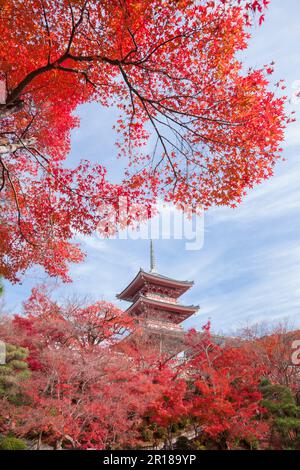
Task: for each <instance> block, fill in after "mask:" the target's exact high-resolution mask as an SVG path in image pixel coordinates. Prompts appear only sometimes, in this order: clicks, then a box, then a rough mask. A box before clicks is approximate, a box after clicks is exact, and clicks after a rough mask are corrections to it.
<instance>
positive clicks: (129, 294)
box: [117, 269, 194, 303]
mask: <svg viewBox="0 0 300 470" xmlns="http://www.w3.org/2000/svg"><path fill="white" fill-rule="evenodd" d="M146 282H149V283H151V284H156V285H158V286H164V287H171V288H172V287H173V288H175V289H178V290H179V292H180V293H179V295H182V294H184V293H185V292H186V291H187V290H188V289H190V287H192V286H193V285H194V282H193V281H179V280H177V279H172V278H170V277H167V276H163V275H162V274H158V273H154V272H146V271H144V270H143V269H140V270H139V272H138V273H137V275H136V276H135V278H134V279H133V280H132V281H131V283H130V284H129V285H128V286H127V287H126V288H125V289H124V290H123V291H122V292H121V293H120V294H118V295H117V298H118V299H120V300H128V301H132V300H133V299H134V297H135V294H136V293H137V292H138V290H140V289H141V288H142V287H143V286H144V285H145V283H146ZM179 295H178V297H179ZM160 303H161V302H160Z"/></svg>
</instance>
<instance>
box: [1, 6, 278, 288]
mask: <svg viewBox="0 0 300 470" xmlns="http://www.w3.org/2000/svg"><path fill="white" fill-rule="evenodd" d="M267 3H268V1H266V0H261V1H258V0H255V1H243V0H238V1H231V0H219V1H216V2H214V1H208V0H201V1H194V0H178V1H174V0H169V1H165V2H162V1H160V0H151V1H148V0H126V1H122V2H119V1H117V0H109V1H108V0H104V1H101V2H99V1H95V0H62V1H59V2H58V1H52V0H51V1H50V0H28V1H26V2H20V1H17V0H7V1H3V2H1V7H0V35H1V45H0V50H1V53H0V57H1V61H0V69H1V73H2V75H3V80H5V83H6V92H7V96H4V97H2V98H3V99H2V104H0V117H1V118H2V121H1V137H0V139H1V143H0V144H1V145H0V157H1V160H0V163H1V167H0V171H1V176H0V185H1V201H2V202H1V209H0V210H1V219H2V221H3V223H2V226H1V246H0V253H1V256H0V274H2V275H4V276H6V277H8V278H10V279H12V280H16V276H17V274H18V273H20V272H23V271H24V270H25V269H27V268H28V267H29V266H31V265H32V264H33V263H38V264H40V265H42V266H43V267H44V268H45V269H46V271H47V272H48V273H49V274H50V275H60V276H62V277H63V278H65V279H66V276H67V275H66V273H67V267H66V262H68V261H79V260H80V259H81V257H82V255H81V253H80V251H79V249H78V247H76V246H74V245H70V243H69V239H70V238H71V236H72V234H73V233H74V231H79V232H82V233H85V234H89V233H91V232H92V231H93V230H95V229H96V227H97V224H98V222H99V221H100V220H101V216H102V215H103V212H102V211H103V210H105V207H106V205H107V204H110V205H111V204H112V205H113V206H115V207H117V205H118V198H119V196H121V195H122V196H124V197H126V198H127V199H128V202H129V204H132V203H138V202H142V201H144V203H145V200H146V201H150V202H151V201H153V200H154V199H155V198H156V197H157V196H158V195H159V196H161V197H163V198H164V199H165V200H167V201H173V202H174V203H176V204H177V205H179V206H184V205H185V204H188V205H189V206H190V207H192V208H196V207H197V206H199V205H200V204H201V205H202V206H204V207H205V208H207V207H209V206H211V205H213V204H229V205H233V206H234V205H235V204H237V203H238V202H239V201H240V200H241V198H242V196H243V195H244V194H245V191H246V190H247V189H249V188H251V187H252V186H253V185H254V184H256V183H259V182H261V181H262V180H263V179H264V178H268V177H269V176H270V175H271V174H272V171H273V167H274V164H275V162H276V160H277V159H278V158H279V156H280V150H281V149H280V143H281V141H282V140H283V130H284V127H285V124H286V119H287V118H286V116H285V112H284V109H283V108H284V99H283V98H276V97H275V96H274V94H273V93H272V92H271V91H269V90H268V88H267V86H268V79H267V75H268V73H271V71H272V67H271V66H264V67H263V68H261V69H258V70H253V69H250V70H248V71H245V70H243V64H242V62H241V61H240V60H239V59H237V53H238V52H240V51H241V50H244V49H245V48H246V47H247V41H248V38H249V32H248V27H249V26H250V20H251V16H252V15H251V13H253V12H256V11H258V12H259V18H260V20H259V21H260V22H262V20H263V10H264V8H265V7H266V6H267ZM90 101H97V102H98V103H99V104H101V105H102V106H117V107H118V108H119V110H120V119H119V120H118V123H117V128H118V131H119V133H120V140H119V142H118V146H119V149H120V154H121V155H122V156H126V158H127V159H128V168H127V171H126V174H125V175H124V180H123V182H120V184H119V185H115V184H110V183H109V182H108V181H107V178H106V172H105V168H103V166H101V165H100V164H98V165H94V166H92V165H90V164H89V163H88V162H82V163H81V164H80V165H79V166H78V167H77V168H75V169H71V170H68V169H66V167H65V165H63V163H62V162H63V160H64V159H65V158H66V156H67V154H68V152H69V149H70V131H71V129H72V128H74V126H77V125H78V124H79V123H78V119H77V118H76V117H74V115H73V112H74V111H75V109H76V107H77V106H78V105H80V104H82V103H86V102H90ZM149 141H150V143H151V142H153V149H152V150H151V151H149V145H147V144H148V143H149ZM99 205H100V207H101V210H100V213H99ZM139 216H140V214H139V213H138V211H135V212H133V215H132V219H136V218H138V217H139ZM128 222H129V223H130V222H132V220H128V221H126V223H128Z"/></svg>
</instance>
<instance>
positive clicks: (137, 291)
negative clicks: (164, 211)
mask: <svg viewBox="0 0 300 470" xmlns="http://www.w3.org/2000/svg"><path fill="white" fill-rule="evenodd" d="M193 284H194V283H193V282H191V281H178V280H176V279H172V278H170V277H166V276H163V275H161V274H158V272H157V269H156V263H155V257H154V250H153V242H152V240H151V242H150V271H149V272H147V271H144V270H143V269H140V270H139V272H138V273H137V275H136V276H135V278H134V279H133V280H132V281H131V282H130V284H129V285H128V286H127V287H126V288H125V289H124V290H123V291H122V292H121V293H120V294H118V295H117V298H118V299H119V300H125V301H127V302H131V305H130V306H129V307H128V309H127V310H126V313H127V314H128V315H130V316H132V317H133V318H134V319H135V320H136V323H137V325H138V327H139V331H140V332H141V334H142V338H143V341H144V342H146V343H147V344H149V345H150V346H151V347H154V348H156V349H158V350H159V353H161V354H164V353H168V354H169V353H170V354H174V353H177V352H178V353H179V352H180V351H183V349H184V330H183V328H182V326H181V323H182V322H183V321H184V320H186V319H187V318H189V317H190V316H191V315H193V314H194V313H195V312H197V310H198V309H199V307H198V306H195V305H182V304H180V303H179V298H180V297H181V296H182V295H183V294H184V293H185V292H187V291H188V290H189V289H190V288H191V287H192V286H193ZM133 335H134V334H133ZM131 340H132V338H131Z"/></svg>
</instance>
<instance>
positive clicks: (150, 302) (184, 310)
mask: <svg viewBox="0 0 300 470" xmlns="http://www.w3.org/2000/svg"><path fill="white" fill-rule="evenodd" d="M143 305H147V306H152V307H157V308H159V309H165V310H168V311H170V312H173V313H175V314H178V319H177V320H178V321H177V322H176V321H175V323H181V322H182V321H184V320H186V319H187V318H188V317H190V316H191V315H193V314H194V313H195V312H197V310H199V305H180V304H176V303H172V302H163V301H161V300H156V299H151V298H149V297H146V296H144V295H141V296H139V297H138V298H137V300H136V301H135V302H134V303H133V304H132V305H130V307H128V309H127V310H126V313H127V314H129V315H133V314H134V312H135V311H136V310H137V309H138V308H139V307H141V306H143ZM182 317H184V318H182ZM174 320H176V317H175V319H174Z"/></svg>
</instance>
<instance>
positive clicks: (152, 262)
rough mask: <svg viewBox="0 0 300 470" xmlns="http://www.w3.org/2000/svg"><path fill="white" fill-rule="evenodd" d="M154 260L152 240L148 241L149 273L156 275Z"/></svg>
mask: <svg viewBox="0 0 300 470" xmlns="http://www.w3.org/2000/svg"><path fill="white" fill-rule="evenodd" d="M156 272H157V269H156V260H155V255H154V246H153V241H152V239H151V240H150V273H156Z"/></svg>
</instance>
